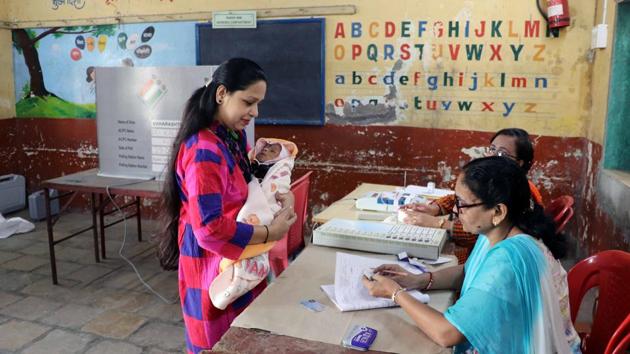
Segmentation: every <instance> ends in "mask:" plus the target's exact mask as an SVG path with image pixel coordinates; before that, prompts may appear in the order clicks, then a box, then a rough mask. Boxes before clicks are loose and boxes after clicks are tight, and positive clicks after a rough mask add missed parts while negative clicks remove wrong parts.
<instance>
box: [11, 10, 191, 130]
mask: <svg viewBox="0 0 630 354" xmlns="http://www.w3.org/2000/svg"><path fill="white" fill-rule="evenodd" d="M195 41H196V40H195V24H194V22H178V23H160V24H133V25H101V26H81V27H52V28H38V29H16V30H13V56H14V78H15V90H16V92H15V97H16V98H17V102H16V105H15V106H16V107H15V110H16V114H17V116H18V117H28V118H41V117H45V118H95V117H96V103H95V102H96V92H95V87H96V85H95V80H96V77H95V75H94V68H95V67H98V66H107V67H111V66H179V65H195V62H196V60H195V47H196V43H195Z"/></svg>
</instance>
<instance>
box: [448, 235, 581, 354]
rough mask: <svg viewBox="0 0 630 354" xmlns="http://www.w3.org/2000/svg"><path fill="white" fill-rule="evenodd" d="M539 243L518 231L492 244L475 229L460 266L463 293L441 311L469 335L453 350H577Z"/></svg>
mask: <svg viewBox="0 0 630 354" xmlns="http://www.w3.org/2000/svg"><path fill="white" fill-rule="evenodd" d="M541 246H542V245H540V244H539V243H538V242H537V241H536V240H534V239H533V238H532V237H531V236H529V235H525V234H520V235H516V236H512V237H510V238H508V239H506V240H503V241H501V242H499V243H497V244H496V245H495V246H494V247H490V244H489V242H488V239H487V237H486V236H485V235H479V238H478V240H477V243H476V244H475V247H474V249H473V252H472V254H471V256H470V257H469V258H468V261H467V262H466V265H465V266H464V271H465V277H464V282H463V285H462V290H461V297H460V298H459V300H458V301H457V302H456V303H455V304H454V305H453V306H451V307H449V308H448V309H447V311H446V312H445V314H444V316H445V317H446V319H447V320H448V321H449V322H450V323H451V324H453V325H454V326H455V327H456V328H457V329H458V330H459V331H460V332H461V333H462V334H463V335H464V336H465V337H466V339H467V341H466V342H464V343H461V344H459V345H457V346H456V347H455V353H474V352H475V350H476V351H477V352H479V353H483V354H485V353H498V354H499V353H500V354H504V353H571V352H575V350H571V349H569V344H568V342H567V339H566V337H565V333H564V332H565V330H564V328H563V324H562V316H561V315H560V310H559V304H558V297H557V296H556V293H555V291H554V286H553V281H552V278H551V275H550V272H549V265H548V261H547V258H546V257H545V255H544V254H543V251H542V250H541ZM542 247H544V246H542ZM578 352H579V348H578Z"/></svg>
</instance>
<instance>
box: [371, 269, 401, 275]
mask: <svg viewBox="0 0 630 354" xmlns="http://www.w3.org/2000/svg"><path fill="white" fill-rule="evenodd" d="M376 274H380V275H384V276H387V275H407V274H408V273H404V272H396V271H393V270H381V271H380V272H378V273H376Z"/></svg>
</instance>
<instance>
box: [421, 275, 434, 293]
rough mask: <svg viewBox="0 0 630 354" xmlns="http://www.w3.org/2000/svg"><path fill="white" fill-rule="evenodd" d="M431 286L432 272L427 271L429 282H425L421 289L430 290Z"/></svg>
mask: <svg viewBox="0 0 630 354" xmlns="http://www.w3.org/2000/svg"><path fill="white" fill-rule="evenodd" d="M432 286H433V273H432V272H429V282H428V283H427V285H426V286H425V287H424V289H422V291H427V290H431V287H432Z"/></svg>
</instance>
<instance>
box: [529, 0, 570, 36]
mask: <svg viewBox="0 0 630 354" xmlns="http://www.w3.org/2000/svg"><path fill="white" fill-rule="evenodd" d="M546 1H547V13H546V14H545V12H543V11H542V9H541V8H540V3H539V2H538V0H536V4H537V5H538V10H539V11H540V13H541V14H542V15H543V17H544V18H545V19H546V20H547V25H548V26H549V32H551V34H552V35H553V36H554V37H558V35H559V33H560V31H559V30H560V28H562V27H566V26H568V25H570V24H571V16H570V15H569V0H546Z"/></svg>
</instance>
